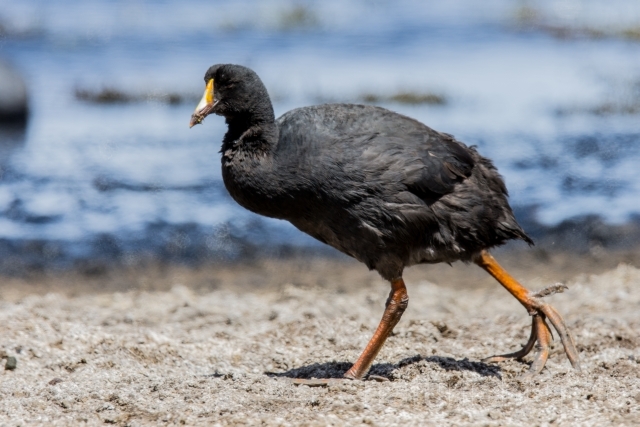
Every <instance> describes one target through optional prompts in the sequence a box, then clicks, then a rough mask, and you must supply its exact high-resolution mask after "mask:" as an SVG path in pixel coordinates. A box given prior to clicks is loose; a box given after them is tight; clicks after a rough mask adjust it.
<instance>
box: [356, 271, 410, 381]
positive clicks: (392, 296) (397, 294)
mask: <svg viewBox="0 0 640 427" xmlns="http://www.w3.org/2000/svg"><path fill="white" fill-rule="evenodd" d="M408 303H409V296H408V295H407V288H406V287H405V285H404V281H403V280H402V278H398V279H395V280H392V281H391V292H390V293H389V298H388V299H387V304H386V306H385V309H384V314H383V315H382V320H380V324H379V325H378V329H376V332H375V333H374V334H373V337H372V338H371V340H370V341H369V344H367V347H366V348H365V349H364V351H363V352H362V354H361V355H360V357H359V358H358V360H357V361H356V363H354V365H353V366H352V367H351V369H349V370H348V371H347V373H346V374H344V376H345V378H351V379H362V378H363V377H364V376H365V375H366V374H367V372H368V371H369V368H370V367H371V364H372V363H373V360H374V359H375V358H376V356H377V355H378V353H379V352H380V349H381V348H382V345H383V344H384V342H385V341H386V339H387V337H388V336H389V335H390V334H391V331H393V328H394V326H396V324H397V323H398V321H399V320H400V318H401V317H402V313H404V310H405V309H406V308H407V304H408Z"/></svg>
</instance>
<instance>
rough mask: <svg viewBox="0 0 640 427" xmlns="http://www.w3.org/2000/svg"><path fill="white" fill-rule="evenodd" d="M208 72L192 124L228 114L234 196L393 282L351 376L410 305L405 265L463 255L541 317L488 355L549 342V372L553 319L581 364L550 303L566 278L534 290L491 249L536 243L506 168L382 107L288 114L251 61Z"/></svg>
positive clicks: (541, 351)
mask: <svg viewBox="0 0 640 427" xmlns="http://www.w3.org/2000/svg"><path fill="white" fill-rule="evenodd" d="M204 80H205V84H206V89H205V93H204V96H203V98H202V101H200V103H199V104H198V106H197V108H196V111H195V112H194V114H193V115H192V117H191V122H190V126H194V125H196V124H199V123H201V122H202V120H203V119H204V118H205V117H206V116H207V115H209V114H212V113H213V114H217V115H220V116H224V117H225V119H226V122H227V125H228V131H227V133H226V135H225V136H224V138H223V140H222V150H221V153H222V177H223V179H224V184H225V186H226V188H227V190H228V191H229V193H230V194H231V196H232V197H233V198H234V200H236V201H237V202H238V203H239V204H240V205H241V206H243V207H245V208H246V209H249V210H250V211H252V212H255V213H258V214H260V215H265V216H268V217H271V218H279V219H284V220H287V221H289V222H291V223H292V224H293V225H294V226H295V227H297V228H298V229H300V230H301V231H303V232H305V233H307V234H309V235H311V236H313V237H314V238H316V239H318V240H320V241H321V242H323V243H326V244H328V245H330V246H333V247H334V248H336V249H337V250H339V251H341V252H343V253H345V254H347V255H349V256H351V257H353V258H355V259H357V260H359V261H361V262H363V263H364V264H366V265H367V267H369V269H374V270H376V271H378V273H380V275H381V276H382V277H383V278H384V279H386V280H388V281H389V282H390V284H391V292H390V294H389V298H388V299H387V303H386V307H385V310H384V315H383V316H382V320H381V321H380V324H379V326H378V328H377V330H376V331H375V333H374V335H373V337H372V338H371V340H370V341H369V343H368V344H367V346H366V348H365V349H364V351H363V353H362V355H361V356H360V357H359V358H358V360H357V361H356V362H355V364H354V365H353V366H352V367H351V368H350V369H349V370H348V371H347V372H346V373H345V374H344V376H345V377H346V378H352V379H361V378H363V377H364V376H365V375H366V374H367V372H368V370H369V368H370V367H371V364H372V363H373V360H374V358H375V357H376V355H377V354H378V352H379V351H380V348H381V347H382V345H383V344H384V341H385V340H386V338H387V337H388V336H389V334H390V333H391V331H392V330H393V328H394V326H395V325H396V324H397V323H398V321H399V320H400V317H401V316H402V313H403V312H404V310H405V309H406V307H407V303H408V301H409V297H408V295H407V290H406V288H405V284H404V281H403V280H402V272H403V269H404V268H405V267H408V266H411V265H414V264H420V263H439V262H448V263H451V262H453V261H458V260H461V261H465V262H474V263H476V264H477V265H479V266H480V267H482V268H483V269H485V270H486V271H487V272H488V273H489V274H490V275H492V276H493V277H494V278H495V279H496V280H497V281H498V282H500V284H501V285H502V286H504V287H505V288H506V289H507V290H508V291H509V292H510V293H511V294H512V295H513V296H514V297H515V298H516V299H517V300H518V301H519V302H520V303H521V304H522V305H523V306H524V307H525V308H526V309H527V311H528V312H529V314H530V315H531V316H532V318H533V325H532V330H531V337H530V339H529V341H528V342H527V344H526V345H525V346H524V347H523V348H522V349H521V350H520V351H517V352H515V353H511V354H505V355H501V356H493V357H490V358H488V359H485V360H486V361H491V362H495V361H500V360H504V359H505V358H518V359H519V358H522V357H524V356H525V355H527V354H528V353H529V352H530V351H531V349H532V348H533V346H534V344H535V343H536V342H537V343H538V346H537V354H536V355H535V357H534V362H533V364H532V366H531V369H530V370H529V372H528V374H527V375H529V376H530V375H534V374H536V373H538V372H540V371H541V370H542V368H543V367H544V365H545V363H546V360H547V358H548V355H549V347H550V341H551V337H552V336H551V329H550V328H549V326H548V324H547V319H548V320H549V321H550V322H551V324H552V325H553V327H554V328H555V329H556V331H558V334H559V335H560V338H561V340H562V344H563V346H564V350H565V352H566V354H567V356H568V358H569V360H570V362H571V364H572V365H573V366H574V367H575V368H577V369H579V364H578V353H577V351H576V348H575V345H574V343H573V340H572V338H571V335H570V334H569V332H568V331H567V328H566V326H565V324H564V321H563V319H562V317H561V316H560V315H559V314H558V312H557V311H556V310H555V309H554V308H553V307H551V306H550V305H548V304H546V303H544V302H543V301H542V297H543V296H545V295H549V294H551V293H554V292H558V291H561V290H562V289H563V286H562V285H554V286H552V287H549V288H547V289H545V290H543V291H540V292H538V293H533V292H530V291H529V290H527V289H526V288H524V287H523V286H522V285H520V284H519V283H518V282H517V281H516V280H515V279H514V278H512V277H511V276H510V275H509V274H507V272H506V271H505V270H504V269H502V268H501V267H500V265H498V263H497V262H496V261H495V259H494V258H493V257H492V256H491V255H490V254H489V253H488V249H490V248H492V247H495V246H498V245H501V244H503V243H505V242H506V241H508V240H510V239H522V240H524V241H525V242H527V243H529V244H532V241H531V239H530V238H529V237H528V236H527V235H526V234H525V232H524V231H523V230H522V228H521V227H520V226H519V225H518V223H517V222H516V220H515V218H514V216H513V212H512V211H511V208H510V206H509V203H508V202H507V189H506V187H505V185H504V182H503V180H502V178H501V176H500V175H499V174H498V172H497V170H496V168H495V167H494V166H493V164H492V162H491V161H490V160H489V159H487V158H485V157H482V156H481V155H480V154H478V152H477V151H476V149H475V148H474V147H467V146H466V145H464V144H463V143H461V142H459V141H457V140H456V139H455V138H454V137H453V136H451V135H448V134H446V133H441V132H437V131H435V130H433V129H431V128H429V127H427V126H425V125H424V124H422V123H420V122H418V121H416V120H413V119H411V118H409V117H405V116H403V115H400V114H397V113H394V112H392V111H389V110H386V109H383V108H379V107H373V106H364V105H351V104H328V105H318V106H313V107H304V108H298V109H295V110H292V111H289V112H288V113H286V114H284V115H283V116H282V117H280V118H279V119H277V120H276V118H275V116H274V112H273V107H272V104H271V100H270V98H269V95H268V93H267V90H266V88H265V86H264V85H263V83H262V81H261V80H260V78H259V77H258V75H257V74H256V73H255V72H253V71H252V70H250V69H249V68H246V67H243V66H240V65H231V64H219V65H214V66H212V67H211V68H209V70H207V72H206V74H205V77H204Z"/></svg>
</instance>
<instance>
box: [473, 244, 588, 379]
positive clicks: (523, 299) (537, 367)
mask: <svg viewBox="0 0 640 427" xmlns="http://www.w3.org/2000/svg"><path fill="white" fill-rule="evenodd" d="M475 263H476V264H478V265H479V266H480V267H482V268H483V269H484V270H485V271H487V272H488V273H489V274H490V275H491V276H493V278H495V279H496V280H497V281H498V282H500V284H501V285H502V286H504V288H505V289H506V290H508V291H509V293H511V295H513V296H514V297H515V298H516V299H517V300H518V301H519V302H520V304H522V305H523V306H524V307H525V308H526V309H527V311H528V312H529V314H531V315H532V316H533V325H532V327H531V337H530V338H529V341H528V342H527V344H526V345H525V346H524V347H523V348H522V350H520V351H517V352H515V353H510V354H504V355H500V356H493V357H489V358H487V359H485V361H488V362H500V361H502V360H505V359H507V358H516V359H521V358H523V357H524V356H526V355H527V354H528V353H529V352H530V351H531V349H532V348H533V345H534V344H535V343H536V341H537V343H538V345H537V350H538V351H537V354H536V356H535V358H534V361H533V364H532V365H531V369H530V370H529V373H528V374H527V375H528V376H531V375H535V374H537V373H539V372H540V371H541V370H542V368H544V365H545V363H546V361H547V358H548V357H549V344H550V342H551V338H552V336H551V330H550V329H549V326H548V325H547V322H546V321H545V319H549V321H550V322H551V324H552V325H553V327H554V329H555V330H556V331H557V332H558V334H559V335H560V339H561V340H562V345H563V346H564V351H565V353H566V354H567V358H568V359H569V361H570V362H571V365H572V366H573V367H574V368H575V369H577V370H580V364H579V362H578V352H577V350H576V346H575V344H574V343H573V338H571V335H570V334H569V331H568V330H567V326H566V325H565V323H564V320H563V319H562V317H561V316H560V314H558V312H557V311H556V310H555V309H554V308H553V307H551V306H550V305H548V304H545V303H544V302H542V299H541V298H542V297H544V296H547V295H551V294H553V293H556V292H562V291H563V290H564V288H566V287H565V286H564V285H554V286H551V287H549V288H546V289H543V290H542V291H540V292H537V293H532V292H530V291H529V290H527V289H526V288H525V287H524V286H522V285H521V284H520V283H518V281H516V280H515V279H514V278H513V277H511V276H510V275H509V274H508V273H507V272H506V271H505V270H504V269H503V268H502V267H501V266H500V264H498V262H497V261H496V260H495V259H494V258H493V257H492V256H491V255H489V253H488V252H487V251H482V252H481V253H480V255H479V256H478V257H477V258H476V259H475Z"/></svg>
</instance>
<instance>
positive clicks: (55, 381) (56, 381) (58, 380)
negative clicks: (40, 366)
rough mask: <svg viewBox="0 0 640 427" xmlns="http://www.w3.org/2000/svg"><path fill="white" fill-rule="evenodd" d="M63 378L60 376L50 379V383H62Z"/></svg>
mask: <svg viewBox="0 0 640 427" xmlns="http://www.w3.org/2000/svg"><path fill="white" fill-rule="evenodd" d="M62 381H63V380H62V379H60V378H54V379H52V380H51V381H49V385H56V384H58V383H61V382H62Z"/></svg>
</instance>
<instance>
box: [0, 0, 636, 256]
mask: <svg viewBox="0 0 640 427" xmlns="http://www.w3.org/2000/svg"><path fill="white" fill-rule="evenodd" d="M523 10H524V11H530V10H534V11H535V12H536V14H537V15H536V16H537V17H540V16H541V17H542V18H541V19H543V20H544V22H547V23H551V24H553V25H567V26H570V27H571V28H596V29H603V31H605V32H606V33H607V34H614V35H615V34H618V33H619V30H618V29H625V28H639V27H640V3H639V2H637V1H634V0H628V1H623V0H616V1H606V2H605V1H595V0H592V1H590V2H583V1H577V0H576V1H570V0H565V1H561V2H557V1H555V2H554V1H520V2H518V1H509V0H503V1H498V0H492V1H485V2H477V1H474V0H457V1H451V2H435V1H434V2H425V1H381V0H380V1H373V2H370V1H351V2H346V1H326V2H304V1H295V2H294V1H285V0H277V1H266V2H264V1H263V2H258V1H235V2H217V1H194V0H189V1H182V2H169V1H155V2H154V1H149V0H139V1H124V0H122V1H106V0H103V1H98V0H95V1H80V0H62V1H57V2H48V1H35V0H21V1H20V2H16V1H15V0H0V28H2V29H3V30H2V31H0V34H2V36H1V38H0V59H3V60H7V61H9V62H10V63H12V64H13V65H14V66H15V67H16V68H17V69H18V70H20V72H22V74H23V76H24V78H25V80H26V81H27V84H28V87H29V93H30V101H31V112H32V115H31V118H30V120H29V123H28V127H27V129H26V131H25V133H24V135H23V136H22V137H21V142H20V143H19V144H13V145H11V146H10V147H8V148H7V149H5V150H4V151H3V152H2V160H1V161H2V166H1V167H2V173H1V175H0V241H2V242H4V244H5V246H6V245H9V246H8V247H10V248H23V249H24V247H27V246H28V242H32V241H37V242H39V243H40V244H41V245H40V246H38V248H39V249H38V251H39V252H38V253H40V254H41V255H42V254H44V255H42V256H44V257H45V258H46V257H49V258H51V259H58V258H60V257H69V256H70V257H71V258H73V257H83V256H93V255H95V254H100V253H103V254H105V253H106V254H107V255H109V254H111V255H117V256H125V257H126V256H135V254H139V253H145V254H147V255H149V256H154V255H158V254H160V255H162V256H165V255H166V256H172V254H182V255H185V256H189V254H192V253H198V254H202V253H205V254H207V253H208V254H223V253H224V254H228V253H232V254H233V253H235V252H234V251H236V252H237V251H240V250H241V247H242V244H241V242H245V241H251V242H253V243H254V244H255V245H266V244H267V243H273V244H287V245H292V246H293V247H297V246H306V245H313V244H314V243H313V241H312V239H311V238H308V237H306V236H304V235H303V234H302V233H299V232H298V231H297V230H295V229H294V228H293V227H292V226H290V225H289V224H287V223H284V222H281V221H276V220H269V219H263V218H260V217H257V216H255V215H253V214H251V213H248V212H246V211H244V210H243V209H242V208H240V207H238V206H237V205H235V204H234V202H233V201H232V200H231V199H230V197H229V196H228V195H227V194H226V191H225V190H224V187H223V185H222V181H221V176H220V167H219V154H218V150H219V147H220V141H221V139H222V136H223V134H224V132H225V126H224V123H223V120H222V119H221V118H217V117H209V118H207V120H206V121H205V123H204V126H197V127H195V128H193V129H191V130H190V129H189V128H188V121H189V117H190V114H191V113H192V111H193V108H194V106H195V102H196V101H197V99H198V97H199V95H200V93H201V91H202V90H203V85H204V83H203V80H202V77H203V75H204V72H205V70H206V69H207V68H208V67H209V66H210V65H212V64H214V63H220V62H233V63H240V64H244V65H247V66H250V67H252V68H253V69H255V70H256V71H257V72H258V73H259V75H260V76H261V77H262V79H263V80H264V82H265V84H266V86H267V88H268V89H269V91H270V93H271V95H272V97H273V100H274V107H275V110H276V114H278V115H279V114H282V113H284V112H286V111H288V110H289V109H291V108H295V107H299V106H303V105H309V104H315V103H319V102H328V101H354V100H357V99H359V98H361V97H362V96H363V95H364V94H370V93H373V94H376V95H379V96H383V97H384V96H390V95H393V94H395V93H398V92H407V91H409V92H418V93H425V92H430V93H437V94H441V95H443V96H445V98H446V99H447V103H446V104H445V105H418V106H415V105H403V104H395V103H384V102H383V105H384V106H386V107H388V108H390V109H393V110H395V111H398V112H401V113H403V114H406V115H409V116H411V117H415V118H417V119H418V120H420V121H423V122H424V123H426V124H427V125H429V126H431V127H433V128H435V129H438V130H441V131H445V132H448V133H452V134H454V135H455V136H456V137H457V138H459V139H461V140H463V141H465V142H467V143H468V144H476V145H478V146H479V149H480V151H481V153H483V154H485V155H487V156H489V157H491V158H492V159H493V160H494V161H495V163H496V165H497V166H498V168H499V170H500V171H501V173H502V174H503V175H504V177H505V179H506V182H507V186H508V188H509V190H510V193H511V200H512V204H513V205H514V206H516V207H517V208H518V212H526V213H527V215H530V216H531V217H532V218H533V219H534V220H535V221H538V222H539V223H541V224H544V225H549V226H552V225H555V224H558V223H560V222H562V221H563V220H566V219H569V218H574V217H576V216H584V215H590V214H593V215H599V216H601V217H602V218H603V219H604V220H605V221H606V222H609V223H624V222H626V221H628V220H629V219H630V218H632V217H634V216H637V215H638V214H639V213H640V203H638V202H637V200H638V194H640V179H639V178H640V173H639V172H638V165H639V164H640V114H639V113H638V112H637V111H636V113H635V114H630V113H624V112H620V111H617V110H615V109H614V111H613V112H612V113H610V114H604V115H597V114H593V113H592V112H591V111H590V110H593V109H595V108H597V107H598V106H601V105H604V104H607V105H614V106H617V105H622V106H624V105H636V106H637V105H640V42H638V41H633V40H627V39H624V38H621V37H616V36H610V37H609V36H608V37H603V38H595V39H592V38H588V37H581V36H577V37H568V38H555V37H553V36H551V35H549V34H548V33H545V32H544V31H539V30H536V29H531V28H529V29H526V28H525V29H523V28H521V27H519V26H518V22H519V21H518V16H521V15H522V14H523ZM296 17H297V18H296ZM102 88H116V89H118V90H121V91H124V92H128V93H131V94H134V95H140V96H148V97H149V99H148V100H146V101H143V102H138V103H131V104H114V105H100V104H91V103H87V102H84V101H81V100H78V99H76V97H75V96H74V93H75V90H76V89H90V90H95V91H99V90H100V89H102ZM169 93H178V94H181V95H183V96H185V97H187V98H188V99H194V102H185V103H181V104H178V105H169V104H166V103H162V102H159V101H158V97H161V96H163V95H166V94H169ZM7 144H8V143H7ZM25 242H26V243H25ZM12 245H13V246H12ZM25 245H27V246H25ZM16 251H18V249H16ZM18 252H19V251H18ZM92 254H93V255H92Z"/></svg>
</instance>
